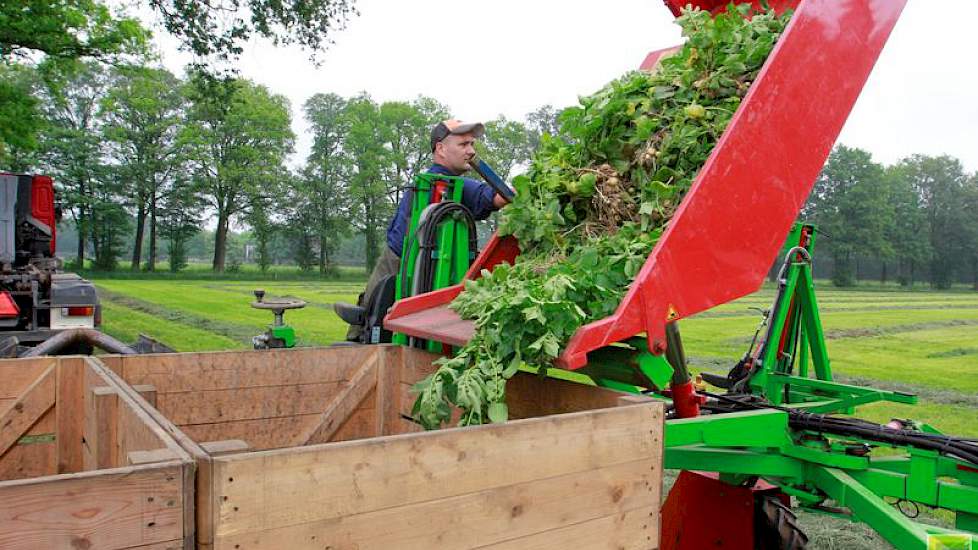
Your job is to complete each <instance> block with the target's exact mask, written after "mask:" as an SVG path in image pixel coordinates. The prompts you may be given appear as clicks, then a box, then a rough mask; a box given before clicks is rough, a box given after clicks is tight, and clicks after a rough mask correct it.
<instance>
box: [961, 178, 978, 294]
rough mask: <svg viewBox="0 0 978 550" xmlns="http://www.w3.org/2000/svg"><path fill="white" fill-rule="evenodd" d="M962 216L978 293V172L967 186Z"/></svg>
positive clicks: (966, 256) (966, 248)
mask: <svg viewBox="0 0 978 550" xmlns="http://www.w3.org/2000/svg"><path fill="white" fill-rule="evenodd" d="M962 210H963V212H964V214H965V215H963V216H962V221H963V223H964V228H963V229H964V237H965V246H964V251H965V259H966V261H968V263H969V264H970V269H971V288H973V289H974V290H976V291H978V216H975V212H978V172H976V173H975V174H974V175H972V176H971V178H969V179H968V181H967V183H966V184H965V188H964V200H962Z"/></svg>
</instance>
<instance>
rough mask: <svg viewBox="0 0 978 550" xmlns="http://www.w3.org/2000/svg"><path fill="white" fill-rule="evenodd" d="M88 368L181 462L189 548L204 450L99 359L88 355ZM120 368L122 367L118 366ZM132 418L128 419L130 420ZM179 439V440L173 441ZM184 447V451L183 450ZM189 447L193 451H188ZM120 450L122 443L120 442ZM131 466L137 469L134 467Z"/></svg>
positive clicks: (183, 520)
mask: <svg viewBox="0 0 978 550" xmlns="http://www.w3.org/2000/svg"><path fill="white" fill-rule="evenodd" d="M86 361H87V362H88V363H89V366H90V368H91V369H92V370H93V371H94V372H96V373H97V374H98V375H99V376H100V377H101V378H102V379H104V380H105V381H106V382H107V383H109V384H111V385H114V386H115V387H116V388H117V390H118V395H119V407H120V409H123V410H126V411H128V412H129V413H131V415H132V416H133V419H132V420H138V421H139V422H141V423H142V424H143V425H144V426H146V428H147V429H149V430H150V431H151V432H152V433H153V434H154V435H155V436H156V437H157V438H158V439H159V441H161V442H163V445H164V446H166V447H167V448H168V449H171V450H172V451H173V452H174V453H176V454H177V456H178V457H179V459H178V460H179V461H180V463H181V469H180V471H181V477H180V480H179V481H180V491H181V495H182V496H183V497H182V501H181V504H180V507H181V510H180V513H181V522H180V526H181V528H182V540H183V541H184V548H185V549H187V550H191V549H192V548H193V547H194V546H193V543H194V539H195V534H196V521H195V515H194V513H195V508H194V499H195V497H196V491H195V485H194V484H195V482H196V475H195V474H196V469H197V468H196V464H195V463H194V458H196V457H198V456H202V457H205V458H206V453H204V451H203V450H202V449H200V447H199V446H198V445H197V444H196V443H194V442H193V441H191V440H189V439H188V438H187V437H186V435H184V434H183V433H182V432H181V431H180V430H178V429H176V427H175V426H173V424H172V423H171V422H169V421H168V420H167V419H166V418H165V417H163V416H162V415H161V414H160V413H159V411H157V410H156V409H155V408H152V407H150V406H149V404H148V403H146V401H145V400H144V399H142V397H140V395H139V394H138V393H136V392H135V390H133V389H132V387H131V386H130V385H128V384H126V383H125V381H124V380H122V378H121V377H120V376H119V375H118V374H117V373H116V372H114V371H113V370H111V369H109V368H107V367H105V366H104V365H103V364H102V363H100V362H99V360H98V359H95V358H88V359H87V360H86ZM120 368H121V366H120ZM132 420H131V421H132ZM177 439H179V440H180V442H179V443H178V442H177V441H176V440H177ZM185 449H186V450H185ZM191 450H192V453H193V454H191ZM120 452H121V443H120ZM131 468H140V467H138V466H133V467H131Z"/></svg>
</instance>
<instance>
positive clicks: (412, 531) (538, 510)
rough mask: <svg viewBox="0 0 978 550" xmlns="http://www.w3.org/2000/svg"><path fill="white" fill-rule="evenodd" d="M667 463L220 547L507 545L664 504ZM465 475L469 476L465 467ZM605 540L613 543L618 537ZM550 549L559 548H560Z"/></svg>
mask: <svg viewBox="0 0 978 550" xmlns="http://www.w3.org/2000/svg"><path fill="white" fill-rule="evenodd" d="M659 465H660V464H659V463H658V462H657V461H654V460H653V459H652V458H651V457H648V458H646V459H645V460H639V461H634V462H626V463H624V464H616V465H612V466H607V467H604V468H596V469H590V470H585V471H581V472H574V473H570V474H565V475H561V476H556V477H549V478H544V479H534V480H532V481H526V482H522V483H516V484H512V485H505V486H500V487H496V488H493V489H488V490H483V491H476V492H470V493H465V494H462V495H458V496H454V497H450V498H443V499H435V500H429V501H425V502H417V503H414V504H409V505H405V506H395V507H390V508H384V509H380V510H373V511H369V512H365V513H359V514H351V515H345V516H343V517H342V518H338V519H322V520H319V521H313V522H309V523H303V524H298V525H289V526H284V527H278V528H269V529H266V530H263V531H259V532H257V533H256V532H246V533H239V534H236V535H228V536H224V535H220V534H219V535H218V540H217V545H216V546H217V547H218V548H225V547H226V548H232V547H233V548H240V550H247V549H249V548H250V549H261V548H275V547H277V548H290V549H295V550H304V549H310V550H311V549H314V548H315V549H321V548H357V549H358V550H374V549H376V550H386V549H389V548H397V549H398V550H422V549H425V550H427V549H430V548H471V547H473V546H482V545H487V544H493V543H499V542H504V541H509V540H511V539H513V538H516V537H521V536H531V535H533V534H537V533H540V532H542V531H549V530H552V529H556V528H562V527H568V526H572V525H575V524H579V523H581V522H587V521H590V520H595V519H600V518H602V517H605V516H607V515H608V512H609V511H611V510H614V511H615V512H616V513H619V514H620V513H623V512H626V511H628V510H633V509H641V510H645V509H647V508H648V507H649V506H652V505H654V504H655V505H657V504H658V498H659V492H658V489H657V488H656V479H658V477H657V475H658V474H657V472H655V470H656V469H657V468H658V467H659ZM504 469H506V468H504ZM508 469H511V468H508ZM458 474H459V475H460V476H461V475H469V474H467V473H465V472H464V469H461V468H460V469H459V471H458ZM639 529H641V527H639ZM604 536H605V537H609V538H610V533H605V534H604ZM549 548H555V550H556V547H554V546H549ZM568 548H585V547H584V546H580V545H571V546H569V547H568ZM628 548H648V546H630V547H628Z"/></svg>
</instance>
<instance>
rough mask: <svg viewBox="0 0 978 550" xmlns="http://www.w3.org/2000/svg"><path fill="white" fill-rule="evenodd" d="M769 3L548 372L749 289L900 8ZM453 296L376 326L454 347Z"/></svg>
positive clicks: (462, 333) (503, 251) (656, 335)
mask: <svg viewBox="0 0 978 550" xmlns="http://www.w3.org/2000/svg"><path fill="white" fill-rule="evenodd" d="M687 3H690V2H689V1H688V0H682V1H669V0H667V1H666V4H667V5H668V6H669V7H670V9H672V8H673V7H674V5H677V4H678V5H685V4H687ZM692 3H693V4H695V5H699V6H703V7H704V8H707V9H715V8H718V7H719V6H720V4H721V3H720V2H710V1H700V2H692ZM723 4H724V5H725V4H726V3H725V2H724V3H723ZM770 4H771V5H772V6H774V7H776V8H779V9H784V8H786V7H794V8H795V10H796V11H795V14H794V16H793V17H792V20H791V22H790V23H789V25H788V28H787V29H786V30H785V32H784V34H783V36H782V37H781V39H780V41H779V42H778V44H777V46H776V47H775V49H774V51H773V52H772V53H771V56H770V57H769V58H768V60H767V62H766V64H765V65H764V67H763V68H762V70H761V72H760V74H759V75H758V77H757V79H756V81H755V82H754V84H753V85H752V86H751V89H750V91H749V92H748V94H747V96H746V97H745V98H744V101H743V103H742V104H741V106H740V109H739V110H738V111H737V113H736V114H735V115H734V117H733V119H732V120H731V122H730V124H729V126H728V127H727V130H726V132H724V134H723V136H722V137H721V138H720V140H719V142H718V143H717V146H716V147H715V148H714V150H713V153H712V154H711V155H710V157H709V159H708V160H707V161H706V163H705V164H704V165H703V168H702V169H701V170H700V173H699V174H698V176H697V178H696V180H695V181H694V182H693V185H692V187H691V188H690V190H689V192H688V193H687V195H686V197H685V199H684V200H683V203H682V204H681V205H680V207H679V209H678V210H677V211H676V214H675V216H674V217H673V219H672V221H671V222H670V224H669V227H668V229H667V230H666V231H665V233H664V234H663V235H662V238H661V239H660V240H659V243H658V244H657V245H656V247H655V249H654V250H653V251H652V253H651V254H650V255H649V257H648V259H647V260H646V261H645V264H644V266H643V267H642V269H641V271H640V272H639V274H638V276H636V278H635V280H634V281H633V283H632V285H631V287H630V289H629V290H628V292H627V294H626V295H625V297H624V298H623V299H622V302H621V304H620V305H619V306H618V309H617V310H616V311H615V313H614V314H612V315H611V316H609V317H606V318H604V319H600V320H598V321H594V322H592V323H590V324H587V325H585V326H583V327H581V328H580V329H578V331H577V332H576V333H575V334H574V336H573V337H572V338H571V340H570V341H569V342H568V343H567V346H566V347H565V348H564V350H563V352H562V353H561V355H560V358H559V359H558V361H557V364H558V366H560V367H563V368H568V369H577V368H580V367H582V366H584V365H585V364H586V363H587V354H588V353H589V352H591V351H593V350H596V349H598V348H601V347H604V346H607V345H609V344H612V343H614V342H620V341H623V340H626V339H628V338H631V337H633V336H636V335H638V334H642V333H645V334H646V337H647V338H648V341H649V347H650V349H652V350H654V351H655V352H657V353H659V352H662V351H664V349H665V325H666V323H667V322H669V321H672V320H677V319H682V318H684V317H688V316H690V315H693V314H696V313H699V312H701V311H704V310H706V309H709V308H711V307H714V306H716V305H719V304H723V303H726V302H729V301H731V300H735V299H737V298H740V297H742V296H745V295H747V294H750V293H752V292H755V291H757V290H758V289H759V288H760V286H761V284H762V283H763V281H764V278H765V276H766V274H767V271H768V268H769V267H770V264H771V261H772V259H773V258H774V256H775V254H776V253H777V252H778V250H780V248H781V245H782V244H783V241H784V238H785V235H787V233H788V230H789V229H790V227H791V224H792V223H793V222H794V221H795V218H796V217H797V215H798V212H799V210H800V209H801V207H802V205H803V204H804V202H805V199H806V198H807V197H808V194H809V192H810V191H811V188H812V185H813V184H814V182H815V179H816V177H817V176H818V173H819V171H820V170H821V168H822V165H823V164H824V162H825V159H826V158H827V157H828V154H829V152H830V151H831V149H832V146H833V145H834V144H835V140H836V138H837V137H838V135H839V132H840V131H841V130H842V126H843V124H844V123H845V121H846V118H847V117H848V116H849V112H850V111H851V110H852V107H853V105H854V104H855V102H856V99H857V98H858V97H859V93H860V91H862V88H863V85H864V84H865V82H866V79H867V78H868V77H869V74H870V71H871V70H872V68H873V65H874V64H875V63H876V59H877V58H878V57H879V54H880V51H881V50H882V49H883V45H884V44H885V43H886V40H887V38H888V37H889V35H890V32H891V31H892V30H893V26H894V25H895V24H896V22H897V19H898V18H899V17H900V13H901V12H902V11H903V7H904V5H905V4H906V1H905V0H800V1H799V0H795V1H793V2H792V1H786V2H776V1H775V2H770ZM674 13H675V10H674ZM656 53H659V52H653V54H656ZM650 57H651V54H650ZM656 58H658V56H656ZM643 65H645V64H644V63H643ZM517 253H518V245H517V243H516V241H515V240H514V239H513V238H512V237H505V238H499V237H498V236H494V237H493V238H492V240H491V241H490V243H489V244H488V245H487V246H486V248H485V250H483V252H482V254H481V255H480V256H479V257H478V258H477V259H476V262H475V263H474V264H473V267H472V269H471V270H470V271H469V273H468V274H467V275H466V278H476V277H478V275H479V273H480V272H481V271H482V270H483V269H491V268H492V266H494V265H495V264H497V263H498V262H500V261H509V262H511V261H512V260H513V259H514V258H515V257H516V255H517ZM461 290H462V287H461V285H458V286H454V287H450V288H446V289H442V290H439V291H435V292H431V293H428V294H423V295H420V296H415V297H412V298H407V299H405V300H401V301H399V302H398V303H396V304H395V305H394V307H393V308H391V311H390V313H389V314H388V315H387V317H386V319H385V323H384V324H385V326H386V327H387V328H388V329H389V330H393V331H396V332H402V333H406V334H409V335H411V336H417V337H422V338H426V339H430V340H437V341H440V342H445V343H448V344H453V345H461V344H463V343H465V342H467V341H468V340H469V338H471V335H472V334H473V325H472V323H471V322H468V321H464V320H461V319H459V317H458V315H456V314H455V313H454V312H452V311H451V310H450V309H448V304H449V303H450V302H451V301H452V300H453V299H454V298H455V296H457V295H458V294H459V293H460V292H461Z"/></svg>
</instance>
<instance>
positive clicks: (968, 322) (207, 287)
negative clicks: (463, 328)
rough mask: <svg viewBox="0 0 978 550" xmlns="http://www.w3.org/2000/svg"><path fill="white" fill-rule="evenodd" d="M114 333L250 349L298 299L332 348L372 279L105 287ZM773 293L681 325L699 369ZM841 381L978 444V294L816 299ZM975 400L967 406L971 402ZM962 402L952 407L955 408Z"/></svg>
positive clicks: (741, 335) (735, 350)
mask: <svg viewBox="0 0 978 550" xmlns="http://www.w3.org/2000/svg"><path fill="white" fill-rule="evenodd" d="M96 284H97V285H98V286H99V288H100V290H101V292H102V295H103V301H104V303H105V311H104V315H103V319H104V328H105V330H106V331H107V332H108V333H109V334H112V335H114V336H117V337H119V338H120V339H122V340H124V341H132V340H133V339H134V338H135V336H136V335H137V334H138V333H139V332H143V333H146V334H148V335H150V336H153V337H155V338H157V339H159V340H161V341H163V342H164V343H166V344H168V345H170V346H172V347H174V348H176V349H177V350H180V351H195V350H213V349H233V348H241V349H243V348H248V347H250V345H251V337H252V336H254V335H256V334H259V333H260V332H262V331H264V330H265V327H266V326H267V325H268V324H269V323H270V322H271V320H272V316H271V314H269V313H268V312H265V311H259V310H255V309H252V308H251V307H250V306H249V304H250V303H251V301H252V300H253V294H252V291H253V290H254V289H255V288H263V289H265V290H266V292H268V294H269V295H276V296H295V297H299V298H302V299H304V300H306V301H307V302H308V304H309V305H308V306H307V307H306V308H305V309H302V310H298V311H290V312H287V313H286V320H287V322H288V323H289V324H291V325H292V326H294V327H295V328H296V333H297V335H298V338H299V343H300V345H327V344H330V343H333V342H336V341H338V340H341V339H342V338H343V335H344V334H345V332H346V326H345V325H344V324H343V322H342V321H340V320H339V318H338V317H337V316H336V315H335V314H334V313H333V311H332V304H333V302H336V301H348V302H353V301H355V300H356V296H357V294H358V293H359V292H360V291H361V290H362V289H363V284H364V280H363V276H362V275H361V277H360V278H358V279H357V278H351V279H350V280H339V281H318V280H317V281H300V280H286V281H271V280H264V281H244V280H242V281H238V280H166V279H108V278H103V279H96ZM773 296H774V294H773V289H770V288H765V289H763V290H761V291H760V292H758V293H756V294H753V295H751V296H747V297H745V298H742V299H741V300H737V301H735V302H732V303H729V304H724V305H722V306H719V307H717V308H714V309H713V310H710V311H708V312H705V313H703V314H700V315H698V316H695V317H693V318H691V319H688V320H685V321H683V322H682V331H683V338H684V342H685V344H686V347H687V352H688V353H689V355H690V359H691V362H692V364H693V367H694V369H706V370H711V371H714V372H726V370H727V369H729V368H730V367H731V366H732V365H733V364H734V363H735V362H736V361H737V359H738V358H740V356H741V355H743V353H744V351H745V350H746V349H747V346H748V345H749V342H750V338H751V336H752V335H753V333H754V330H755V329H756V327H757V323H758V321H759V320H760V316H759V314H758V313H757V311H755V310H752V309H751V308H758V307H760V308H764V307H769V306H770V302H771V300H772V299H773ZM818 297H819V304H820V310H821V313H822V322H823V324H824V328H825V331H826V335H827V337H828V343H827V346H828V350H829V356H830V357H831V360H832V367H833V372H834V373H835V374H836V375H838V376H840V377H843V378H845V379H849V380H855V381H856V382H857V383H873V382H877V383H881V384H882V385H884V386H886V385H889V387H897V388H898V389H909V390H911V391H918V392H919V393H920V394H921V399H922V401H923V403H922V405H921V406H918V407H904V406H899V405H889V404H879V405H874V406H873V407H867V408H866V409H864V410H866V411H867V414H872V415H875V416H876V417H880V418H883V417H885V416H887V415H891V416H914V417H917V418H920V419H921V420H925V421H928V422H932V423H933V424H935V425H936V426H939V427H941V428H942V429H945V430H947V431H949V432H952V433H967V434H969V435H976V434H978V414H975V413H978V410H976V409H975V408H974V407H978V293H975V292H971V291H967V290H957V289H956V290H953V291H950V292H930V291H912V292H902V291H898V290H894V289H893V288H884V289H881V290H870V289H866V288H859V289H856V290H836V289H832V288H831V287H828V286H827V285H822V289H821V290H819V293H818ZM969 399H970V401H969ZM952 403H953V405H952Z"/></svg>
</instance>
